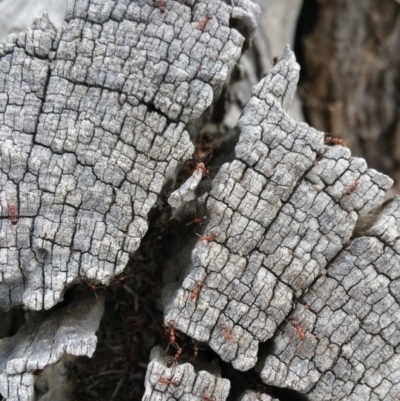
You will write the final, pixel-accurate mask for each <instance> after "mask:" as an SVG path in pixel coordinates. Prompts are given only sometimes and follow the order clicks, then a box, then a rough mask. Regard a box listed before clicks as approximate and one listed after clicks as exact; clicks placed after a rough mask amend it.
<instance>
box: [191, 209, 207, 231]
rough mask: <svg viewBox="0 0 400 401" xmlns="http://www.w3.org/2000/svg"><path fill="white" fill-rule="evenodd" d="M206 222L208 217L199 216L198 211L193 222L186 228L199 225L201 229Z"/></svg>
mask: <svg viewBox="0 0 400 401" xmlns="http://www.w3.org/2000/svg"><path fill="white" fill-rule="evenodd" d="M206 220H207V216H202V217H199V216H197V210H196V212H195V214H194V218H193V220H192V221H191V222H190V223H187V224H186V226H190V225H192V224H193V225H194V226H197V225H199V226H200V227H201V226H202V225H203V224H204V222H205V221H206Z"/></svg>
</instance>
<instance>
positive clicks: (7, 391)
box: [0, 296, 104, 401]
mask: <svg viewBox="0 0 400 401" xmlns="http://www.w3.org/2000/svg"><path fill="white" fill-rule="evenodd" d="M103 311H104V298H100V299H97V298H96V297H94V296H90V297H86V298H78V299H76V300H75V301H73V302H72V303H71V304H69V305H67V306H65V307H63V308H58V309H55V310H52V311H49V312H45V313H43V314H35V315H32V317H31V318H30V319H29V320H28V321H27V322H26V323H25V324H24V325H23V327H22V328H21V330H20V331H19V332H18V334H16V335H15V336H14V337H10V338H5V339H3V340H0V393H1V394H2V395H3V397H5V398H6V399H7V400H9V401H30V400H32V399H33V394H34V392H33V387H34V384H35V381H36V375H37V374H38V373H37V371H38V370H41V369H44V368H45V367H46V366H47V365H51V364H54V363H56V362H57V361H59V360H60V359H61V358H62V357H63V356H64V354H69V355H87V356H89V357H91V356H92V355H93V352H94V351H95V349H96V343H97V337H96V336H95V332H96V331H97V330H98V328H99V324H100V319H101V317H102V315H103Z"/></svg>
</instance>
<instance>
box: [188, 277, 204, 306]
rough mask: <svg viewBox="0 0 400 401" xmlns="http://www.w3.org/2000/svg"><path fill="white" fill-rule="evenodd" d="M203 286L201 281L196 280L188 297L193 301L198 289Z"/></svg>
mask: <svg viewBox="0 0 400 401" xmlns="http://www.w3.org/2000/svg"><path fill="white" fill-rule="evenodd" d="M201 287H203V283H202V282H201V281H196V285H195V286H194V288H193V291H192V292H191V294H190V299H191V300H192V301H194V300H195V299H196V298H197V296H198V295H199V291H200V289H201Z"/></svg>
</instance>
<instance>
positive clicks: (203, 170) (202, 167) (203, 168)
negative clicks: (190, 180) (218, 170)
mask: <svg viewBox="0 0 400 401" xmlns="http://www.w3.org/2000/svg"><path fill="white" fill-rule="evenodd" d="M196 169H197V170H200V171H201V173H202V174H203V177H204V176H207V177H208V178H210V176H209V175H208V174H210V170H208V168H206V166H205V165H204V163H197V164H196ZM210 179H211V178H210Z"/></svg>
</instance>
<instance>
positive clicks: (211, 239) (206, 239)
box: [196, 233, 219, 242]
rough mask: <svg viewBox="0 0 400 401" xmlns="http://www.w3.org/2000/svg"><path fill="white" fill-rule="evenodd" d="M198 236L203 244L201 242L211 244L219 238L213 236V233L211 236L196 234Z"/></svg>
mask: <svg viewBox="0 0 400 401" xmlns="http://www.w3.org/2000/svg"><path fill="white" fill-rule="evenodd" d="M196 235H197V236H198V237H199V242H201V241H208V242H210V241H214V240H215V238H218V237H219V234H213V233H211V234H210V235H200V234H197V233H196Z"/></svg>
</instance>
